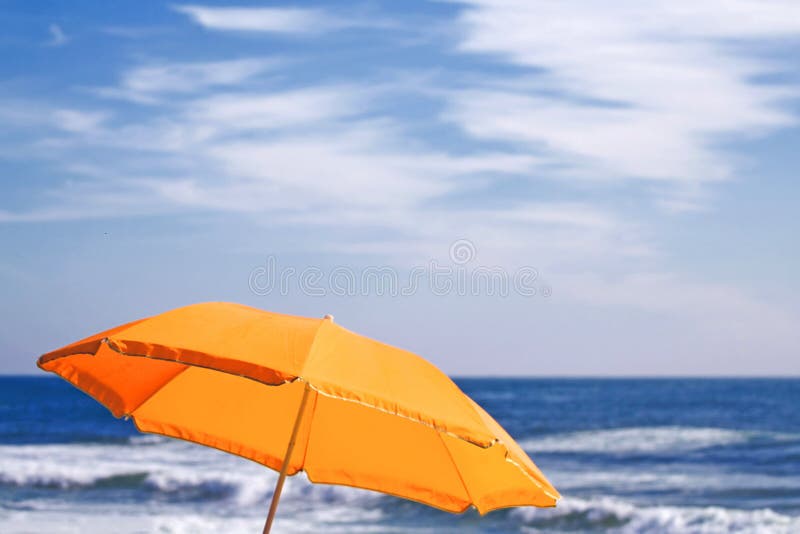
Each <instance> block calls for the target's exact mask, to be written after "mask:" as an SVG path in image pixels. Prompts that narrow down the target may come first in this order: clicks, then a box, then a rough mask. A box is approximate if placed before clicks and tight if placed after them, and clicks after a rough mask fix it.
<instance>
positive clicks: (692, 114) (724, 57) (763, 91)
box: [445, 0, 800, 209]
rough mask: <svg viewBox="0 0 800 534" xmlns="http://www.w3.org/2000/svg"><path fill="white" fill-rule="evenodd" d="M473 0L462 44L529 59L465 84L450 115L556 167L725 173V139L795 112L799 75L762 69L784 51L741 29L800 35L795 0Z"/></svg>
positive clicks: (568, 171) (644, 173)
mask: <svg viewBox="0 0 800 534" xmlns="http://www.w3.org/2000/svg"><path fill="white" fill-rule="evenodd" d="M464 3H465V4H468V7H467V8H466V9H465V10H464V11H463V12H462V13H461V15H460V17H459V26H460V28H461V30H462V31H461V34H460V35H461V37H460V40H459V41H458V50H460V51H462V52H465V53H474V54H485V55H486V57H487V58H495V59H496V60H497V61H500V62H505V63H510V64H514V65H518V66H520V67H522V68H524V69H527V70H528V72H527V73H524V71H523V74H520V75H519V76H516V77H515V76H513V75H509V76H507V77H506V78H505V80H503V81H502V83H492V82H486V83H484V84H480V85H479V86H473V87H469V88H465V89H464V90H462V91H460V92H457V93H456V94H454V96H453V98H452V100H451V102H450V105H449V109H448V110H447V112H446V114H445V117H446V118H447V119H448V120H452V121H454V122H455V123H457V124H459V125H461V127H462V128H464V130H465V131H466V132H468V133H469V134H470V135H472V136H475V137H477V138H481V139H491V140H502V141H505V142H507V143H510V144H513V145H515V146H524V147H527V149H528V150H531V151H533V152H535V153H539V154H546V155H548V156H550V157H553V158H555V159H556V160H557V161H560V163H561V166H562V168H563V171H562V172H560V173H556V176H568V177H583V178H594V179H597V178H602V179H635V180H657V181H674V182H677V183H678V184H679V186H680V183H686V182H692V183H698V182H709V181H719V180H724V179H726V178H728V177H730V176H732V175H733V174H735V172H736V168H735V165H733V164H732V163H731V161H730V157H729V154H728V153H726V151H725V150H724V149H721V148H720V145H721V141H723V140H727V139H730V138H731V137H732V136H753V135H759V134H763V133H765V132H768V131H770V130H773V129H775V128H777V127H781V126H785V125H787V124H791V123H793V122H794V121H795V120H796V118H795V117H794V116H793V114H792V112H791V111H790V110H789V108H788V107H786V106H784V105H782V100H783V99H786V97H788V96H792V95H794V96H797V95H798V94H799V93H798V88H797V87H791V86H787V85H778V84H774V85H768V84H765V83H763V82H759V81H757V80H758V78H759V77H763V75H765V74H768V73H775V72H779V71H780V68H781V66H780V64H779V63H776V62H774V61H773V62H764V61H759V60H757V59H756V58H755V57H753V56H751V55H748V53H747V52H746V51H745V50H746V48H745V47H742V46H737V45H736V43H735V41H736V40H758V39H780V38H782V37H797V36H798V35H800V5H798V4H796V3H794V2H784V1H764V2H761V1H759V2H754V1H749V0H740V1H736V2H723V1H716V0H714V1H708V2H694V1H689V0H679V1H676V2H667V3H663V2H621V3H620V2H616V3H613V4H603V5H600V4H597V3H593V2H590V1H585V2H578V3H575V2H570V3H552V2H545V1H541V2H540V1H532V2H531V1H527V0H522V1H507V2H501V3H498V2H489V1H482V0H475V1H471V0H467V1H465V2H464ZM684 196H685V195H684ZM668 203H669V202H668ZM669 204H670V205H671V206H672V207H673V208H674V209H680V208H681V206H682V205H685V206H689V207H694V206H695V204H696V203H694V202H690V201H689V200H688V199H686V198H683V199H682V201H681V202H674V201H673V202H671V203H669Z"/></svg>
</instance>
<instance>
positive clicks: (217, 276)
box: [0, 0, 800, 375]
mask: <svg viewBox="0 0 800 534" xmlns="http://www.w3.org/2000/svg"><path fill="white" fill-rule="evenodd" d="M0 24H2V27H3V31H2V33H0V47H1V48H2V54H0V72H2V79H1V80H0V124H2V129H0V246H2V250H3V254H2V256H0V298H2V302H3V307H2V317H1V319H2V321H1V322H0V371H2V372H9V373H24V372H33V371H34V368H33V361H34V358H35V357H36V355H38V354H39V353H42V352H45V351H47V350H51V349H53V348H55V347H57V346H60V345H62V344H65V343H67V342H70V341H72V340H74V339H76V338H78V337H82V336H84V335H86V334H89V333H92V332H94V331H97V330H100V329H103V328H106V327H109V326H112V325H114V324H117V323H120V322H123V321H127V320H130V319H132V318H135V317H140V316H145V315H151V314H154V313H158V312H160V311H163V310H166V309H169V308H171V307H175V306H180V305H183V304H188V303H192V302H199V301H208V300H227V301H237V302H243V303H246V304H250V305H253V306H257V307H261V308H265V309H270V310H274V311H282V312H286V313H297V314H304V315H318V316H321V315H324V314H325V313H333V314H335V315H336V317H337V320H338V321H339V322H341V323H342V324H344V325H346V326H348V327H350V328H352V329H354V330H356V331H359V332H362V333H365V334H368V335H372V336H374V337H377V338H380V339H383V340H385V341H388V342H392V343H396V344H399V345H401V346H403V347H406V348H410V349H412V350H415V351H417V352H419V353H420V354H422V355H424V356H426V357H428V358H429V359H431V360H432V361H434V362H435V363H437V364H438V365H440V366H441V367H442V368H443V369H444V370H446V371H447V372H450V373H452V374H510V375H514V374H519V375H642V374H646V375H692V374H694V375H708V374H725V375H729V374H734V375H739V374H742V375H747V374H773V375H786V374H797V373H798V371H799V370H800V367H799V366H798V361H800V359H798V356H800V354H799V353H798V347H800V343H798V342H800V328H798V319H800V304H798V298H797V297H798V294H799V293H800V291H799V290H800V284H798V277H797V272H798V269H799V268H800V261H799V260H800V254H798V247H797V237H796V235H797V232H798V230H799V229H800V228H799V227H800V223H799V222H798V215H797V206H798V200H799V199H800V195H798V193H799V192H800V191H799V190H800V185H798V180H797V173H798V170H797V169H798V168H800V165H799V164H800V150H798V147H800V127H799V126H798V116H799V113H798V112H799V111H800V109H799V106H798V102H799V101H798V94H800V63H799V62H798V60H797V57H798V56H797V50H798V49H800V6H798V4H797V3H796V2H792V1H778V0H770V1H764V0H759V1H755V0H752V1H751V0H737V1H735V2H731V1H725V2H722V1H721V0H705V1H701V2H698V1H689V0H678V1H675V2H669V3H663V2H641V1H637V2H628V1H620V2H614V3H613V4H612V5H604V6H602V7H601V6H600V5H599V4H598V3H597V2H588V1H587V2H580V1H573V2H557V3H554V2H539V1H531V0H525V1H515V0H506V1H503V2H499V1H498V2H490V1H480V0H476V1H465V2H403V3H377V2H369V3H363V2H359V3H352V2H325V3H319V4H314V3H302V4H271V3H270V4H266V3H261V4H247V3H242V4H240V5H237V6H236V7H231V6H230V5H223V4H221V3H220V4H213V3H203V4H181V3H167V4H158V3H154V2H153V3H146V4H142V3H139V2H114V3H107V2H86V1H82V2H70V3H64V2H36V3H32V2H11V3H6V4H5V7H4V14H3V16H2V18H1V19H0ZM459 240H462V241H460V242H462V243H464V242H465V241H463V240H466V242H467V243H468V244H469V246H470V247H471V249H470V254H471V256H470V257H469V261H468V262H466V263H465V264H458V263H456V264H454V262H453V258H452V257H451V246H452V245H453V243H455V242H459ZM268 258H275V259H276V262H277V264H278V266H279V267H280V268H294V269H296V270H297V271H302V270H303V269H305V268H307V267H316V268H319V269H320V271H321V272H323V273H325V274H326V275H327V274H329V273H331V272H332V270H334V269H336V268H337V267H340V268H341V267H345V268H347V269H349V270H350V271H351V272H355V273H362V272H363V271H364V270H365V269H369V268H372V267H388V268H391V269H393V270H394V272H396V273H398V276H399V277H401V278H402V277H405V276H406V275H407V274H408V273H409V272H411V271H412V270H413V269H414V268H415V267H418V266H429V265H430V262H431V261H432V260H436V261H437V262H440V263H442V264H446V265H450V266H451V267H463V268H466V269H469V270H470V272H473V271H474V270H475V269H476V268H480V267H492V268H495V269H499V270H501V271H502V272H505V273H511V274H513V273H515V272H518V271H519V269H520V268H526V267H534V268H535V269H536V272H537V273H538V275H537V279H536V283H537V284H538V285H537V288H538V290H539V291H538V293H537V294H536V295H535V296H526V295H521V294H518V293H517V292H514V291H512V292H511V294H509V295H507V296H505V297H503V296H498V295H489V294H486V292H481V291H477V292H473V293H474V294H465V295H461V294H449V295H444V296H443V295H440V294H436V292H435V291H432V290H431V289H430V287H421V288H420V289H419V290H418V291H416V292H414V294H412V295H404V296H390V295H383V296H381V295H378V294H375V293H376V292H375V291H371V292H370V291H366V293H367V294H358V295H350V296H347V297H345V296H340V295H336V294H331V293H330V292H328V293H326V295H325V296H322V297H319V296H311V295H308V294H307V292H304V291H303V290H302V289H301V288H300V287H297V286H292V287H290V288H289V290H287V291H284V292H280V291H274V292H270V293H268V294H261V293H259V292H254V291H253V290H252V287H251V283H250V281H251V279H252V275H253V273H254V272H255V270H257V269H258V268H259V267H260V266H264V265H266V262H267V261H268ZM550 291H551V292H552V293H551V294H550Z"/></svg>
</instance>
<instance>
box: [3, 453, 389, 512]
mask: <svg viewBox="0 0 800 534" xmlns="http://www.w3.org/2000/svg"><path fill="white" fill-rule="evenodd" d="M131 476H134V477H136V476H139V477H142V482H141V484H142V485H143V486H144V487H145V488H147V489H150V490H152V491H158V492H164V493H173V492H179V491H182V490H186V489H208V490H210V491H212V492H214V493H215V494H220V495H222V494H229V495H228V497H229V499H228V500H230V501H231V502H230V504H231V505H232V506H234V507H247V506H251V505H256V504H263V503H264V502H267V501H268V499H269V498H270V497H271V496H272V492H273V489H274V486H275V481H276V479H277V474H276V473H275V472H274V471H272V470H271V469H268V468H266V467H264V466H262V465H259V464H256V463H254V462H251V461H249V460H245V459H243V458H239V457H236V456H234V455H230V454H226V453H224V452H221V451H217V450H214V449H210V448H206V447H201V446H198V445H193V444H190V443H185V442H181V441H177V440H163V441H148V442H146V445H145V444H143V443H139V444H138V445H135V446H131V445H110V444H71V445H60V444H59V445H4V446H0V483H2V484H6V485H16V486H21V487H24V486H27V487H51V488H59V489H67V488H81V487H90V486H93V485H95V484H98V483H102V482H104V481H108V480H110V479H114V478H118V477H131ZM135 483H136V482H134V484H135ZM381 497H382V496H381V495H380V494H378V493H374V492H367V491H364V490H358V489H354V488H349V487H343V486H329V485H313V484H311V483H310V482H308V480H307V479H306V478H305V476H304V475H302V474H301V475H298V476H295V477H290V478H289V479H287V483H286V486H285V488H284V493H283V497H282V504H283V505H284V506H292V505H294V504H296V505H297V506H301V507H306V508H307V507H311V506H313V505H314V504H318V503H332V504H337V505H347V504H351V505H353V506H355V507H359V506H361V505H365V504H366V505H369V504H370V503H371V502H374V501H375V499H378V498H381Z"/></svg>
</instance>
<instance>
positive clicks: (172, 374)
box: [39, 303, 559, 513]
mask: <svg viewBox="0 0 800 534" xmlns="http://www.w3.org/2000/svg"><path fill="white" fill-rule="evenodd" d="M39 366H40V367H41V368H42V369H44V370H47V371H52V372H54V373H56V374H58V375H60V376H62V377H63V378H65V379H66V380H68V381H70V382H71V383H73V384H74V385H76V386H77V387H78V388H80V389H81V390H83V391H85V392H86V393H87V394H89V395H91V396H92V397H94V398H95V399H97V400H98V401H99V402H101V403H102V404H104V405H105V406H107V407H108V408H109V409H110V410H111V411H112V413H113V414H114V415H115V416H117V417H120V416H123V415H126V416H130V417H132V418H133V419H134V421H135V423H136V426H137V428H139V430H141V431H143V432H152V433H158V434H163V435H167V436H172V437H177V438H181V439H185V440H188V441H193V442H196V443H200V444H203V445H207V446H210V447H215V448H218V449H221V450H224V451H227V452H230V453H232V454H237V455H239V456H243V457H245V458H249V459H251V460H254V461H256V462H259V463H261V464H264V465H266V466H268V467H271V468H272V469H276V470H279V469H280V468H281V466H282V463H283V455H284V454H285V451H286V444H287V442H288V440H289V436H290V434H291V431H292V427H293V425H294V422H295V418H296V416H297V409H298V407H299V405H300V399H301V397H302V394H303V389H304V388H305V387H310V388H311V389H312V395H311V396H310V398H309V402H308V403H307V405H306V408H305V412H304V414H303V419H302V424H301V427H300V432H299V435H298V441H297V445H296V447H295V449H294V452H293V454H292V458H290V460H289V467H288V473H289V474H290V475H291V474H295V473H297V472H299V471H301V470H302V471H305V472H306V473H307V475H308V478H309V479H310V480H312V481H314V482H324V483H331V484H343V485H349V486H356V487H362V488H367V489H372V490H376V491H381V492H384V493H389V494H392V495H397V496H400V497H405V498H408V499H412V500H416V501H420V502H424V503H426V504H429V505H432V506H435V507H438V508H441V509H444V510H448V511H452V512H459V511H463V510H464V509H466V508H467V507H469V506H470V505H474V506H475V507H476V508H477V509H478V510H479V511H480V512H481V513H485V512H487V511H489V510H493V509H496V508H502V507H507V506H520V505H534V506H553V505H555V503H556V501H557V499H558V498H559V495H558V492H557V491H556V490H555V489H554V488H553V487H552V485H550V483H549V482H548V481H547V479H546V478H545V477H544V475H542V473H541V472H540V471H539V470H538V469H537V468H536V466H535V465H534V464H533V462H532V461H531V460H530V458H528V456H527V455H526V454H525V452H524V451H523V450H522V449H521V448H520V447H519V446H518V445H517V444H516V443H515V442H514V440H513V439H511V437H510V436H509V435H508V434H507V433H506V432H505V431H504V430H503V429H502V428H501V427H500V425H498V424H497V423H496V422H495V421H494V419H492V418H491V417H490V416H489V415H488V414H487V413H486V412H485V411H484V410H483V409H482V408H480V406H478V405H477V404H475V403H474V402H473V401H472V400H471V399H470V398H469V397H467V396H466V395H464V393H462V392H461V390H460V389H459V388H458V387H457V386H456V385H455V384H454V383H453V382H452V381H451V380H450V379H449V378H448V377H447V376H446V375H445V374H443V373H442V372H441V371H439V370H438V369H437V368H436V367H434V366H433V365H431V364H430V363H429V362H427V361H425V360H424V359H422V358H420V357H419V356H416V355H414V354H412V353H409V352H407V351H403V350H401V349H398V348H395V347H391V346H389V345H385V344H382V343H379V342H377V341H374V340H371V339H368V338H366V337H363V336H360V335H358V334H355V333H352V332H350V331H348V330H346V329H344V328H342V327H340V326H338V325H336V324H334V323H333V322H332V321H330V320H325V319H309V318H303V317H293V316H288V315H281V314H275V313H269V312H264V311H261V310H257V309H254V308H249V307H246V306H240V305H237V304H227V303H207V304H197V305H193V306H187V307H185V308H179V309H176V310H172V311H169V312H166V313H164V314H161V315H158V316H155V317H152V318H149V319H144V320H141V321H137V322H134V323H128V324H127V325H123V326H121V327H117V328H115V329H112V330H108V331H105V332H102V333H100V334H97V335H95V336H91V337H89V338H86V339H84V340H81V341H79V342H76V343H74V344H72V345H68V346H66V347H64V348H62V349H59V350H57V351H54V352H51V353H48V354H45V355H44V356H42V357H41V358H40V359H39Z"/></svg>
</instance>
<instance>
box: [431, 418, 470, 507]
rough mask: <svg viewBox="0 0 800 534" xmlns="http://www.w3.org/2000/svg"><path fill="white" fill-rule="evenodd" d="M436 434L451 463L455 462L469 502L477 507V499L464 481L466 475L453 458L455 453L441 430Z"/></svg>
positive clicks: (454, 466)
mask: <svg viewBox="0 0 800 534" xmlns="http://www.w3.org/2000/svg"><path fill="white" fill-rule="evenodd" d="M436 435H437V436H439V441H440V442H441V444H442V447H444V451H445V452H446V453H447V457H448V458H450V463H452V464H453V469H455V471H456V475H458V480H460V481H461V486H463V488H464V492H465V493H466V494H467V499H469V503H470V504H471V505H474V506H475V507H476V508H477V506H478V505H477V503H476V502H475V499H474V498H473V497H472V494H471V493H470V492H469V488H468V487H467V483H466V482H465V481H464V477H463V476H462V475H461V470H459V469H458V465H456V460H455V458H453V453H451V452H450V447H448V446H447V443H445V441H444V438H443V437H442V434H441V432H436Z"/></svg>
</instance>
